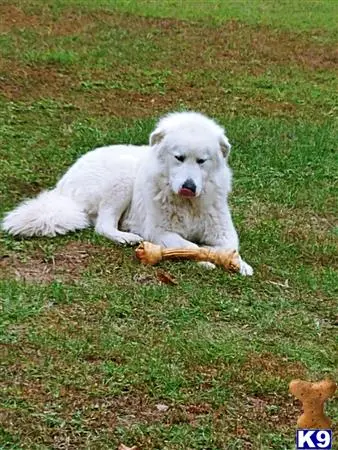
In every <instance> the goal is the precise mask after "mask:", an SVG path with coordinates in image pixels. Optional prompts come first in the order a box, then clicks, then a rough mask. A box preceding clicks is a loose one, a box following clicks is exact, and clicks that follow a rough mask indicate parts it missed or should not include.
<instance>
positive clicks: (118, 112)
mask: <svg viewBox="0 0 338 450" xmlns="http://www.w3.org/2000/svg"><path fill="white" fill-rule="evenodd" d="M1 11H2V27H3V29H4V30H5V29H6V30H7V31H8V32H15V29H16V28H18V27H19V28H20V27H24V28H27V29H31V30H33V31H34V32H36V33H37V34H38V35H39V39H40V38H41V39H44V37H50V36H52V37H53V36H55V37H60V36H65V35H74V36H75V35H76V36H77V37H78V38H79V39H78V40H75V41H74V43H73V44H72V45H71V47H70V48H71V49H72V50H75V51H77V50H80V51H82V50H81V49H83V48H88V49H89V51H90V49H92V50H93V48H94V47H93V42H97V46H99V45H100V39H102V36H101V35H100V36H97V37H96V33H103V35H104V33H105V30H106V31H107V33H108V32H109V30H112V29H113V30H120V32H121V33H122V34H121V39H123V37H122V36H123V33H126V38H127V39H128V40H130V41H131V43H132V42H135V43H137V42H138V41H139V40H140V39H142V40H144V42H149V43H150V44H151V51H150V53H149V55H147V54H146V53H147V52H146V50H142V48H141V54H140V55H139V54H138V51H137V50H136V49H133V45H132V44H131V47H130V51H131V54H130V55H129V56H128V57H127V56H126V55H124V56H123V58H127V59H128V58H129V59H128V60H126V61H124V60H122V61H119V59H118V58H117V59H116V60H114V61H113V60H109V58H108V60H107V66H106V68H104V69H102V70H101V72H100V73H99V72H98V70H97V68H95V67H91V66H90V65H89V66H88V65H87V66H86V65H84V64H83V63H81V66H79V64H77V63H75V62H73V63H72V64H70V65H68V66H67V67H65V66H62V65H60V64H58V63H48V64H47V63H45V62H39V63H35V64H25V63H24V62H19V61H14V60H7V59H3V60H2V61H0V89H1V92H2V95H4V96H5V98H7V99H9V100H34V99H41V98H44V97H53V98H54V99H56V100H58V99H59V100H63V101H67V102H71V103H73V104H74V106H75V107H78V108H80V109H81V110H83V109H84V110H87V111H89V112H91V113H93V114H95V115H113V116H119V117H130V118H139V117H145V116H147V115H150V114H151V115H155V114H158V113H164V112H166V111H169V110H172V109H174V108H176V107H177V106H178V105H179V104H182V103H183V104H188V105H189V107H191V108H198V109H203V110H204V111H205V112H207V113H208V112H209V111H213V112H214V113H224V112H227V113H229V112H230V113H233V114H236V112H237V110H240V111H241V112H251V111H253V110H257V108H258V111H259V112H260V113H263V114H269V115H270V114H276V115H285V116H289V115H294V114H295V113H299V112H300V111H301V112H302V113H304V112H306V110H307V108H308V106H307V105H302V106H301V107H300V106H299V105H295V104H294V103H292V102H288V101H287V99H286V100H283V101H274V100H271V99H270V98H269V92H258V91H257V92H255V95H254V96H253V95H252V92H251V91H250V90H249V91H250V92H249V91H248V92H245V93H243V92H242V93H240V94H238V92H237V93H233V92H225V91H224V89H225V88H226V86H224V84H226V80H224V81H222V77H221V76H220V74H222V73H224V74H233V75H234V76H238V75H243V76H244V75H247V74H250V75H253V76H257V75H258V76H259V75H261V74H264V73H265V72H266V70H267V69H269V67H270V68H272V67H279V66H280V67H282V66H285V65H287V66H288V67H291V66H292V67H298V68H299V69H301V70H305V71H313V70H317V69H320V70H322V69H326V70H331V69H332V70H333V69H335V68H336V67H337V63H338V56H337V50H336V49H335V48H334V46H333V45H329V44H326V45H322V44H318V43H314V42H313V41H312V40H311V39H310V38H309V37H307V35H306V34H302V35H298V34H296V33H287V32H276V31H274V30H271V29H269V28H268V27H252V26H249V25H246V24H243V23H240V22H237V21H231V22H227V23H226V24H224V25H223V26H219V27H210V26H206V25H203V24H200V23H189V22H186V21H178V20H174V19H155V18H144V17H138V16H132V15H128V14H119V13H112V12H106V11H95V12H79V11H78V10H74V9H71V8H70V9H65V10H64V11H63V12H62V13H61V14H60V16H59V17H55V15H53V14H52V13H51V11H49V10H48V8H47V7H45V8H43V9H42V12H41V17H40V16H37V15H32V14H26V13H25V12H24V11H23V10H22V9H20V8H19V7H17V6H13V5H4V6H1ZM0 16H1V14H0ZM6 27H7V28H6ZM117 35H118V36H119V32H118V34H117ZM95 39H96V41H95ZM67 48H68V47H67ZM154 49H156V51H155V50H154ZM85 58H86V55H84V57H83V59H84V60H85ZM145 64H146V66H147V67H145ZM84 68H85V72H86V73H84ZM146 68H147V70H148V69H149V68H151V69H152V70H158V71H160V72H161V71H164V70H165V71H166V72H168V73H169V75H168V76H167V78H166V79H165V80H164V81H163V80H162V81H161V83H162V82H163V83H164V84H163V85H162V87H158V88H156V82H157V81H158V80H156V75H155V80H153V81H154V87H153V90H154V92H153V93H149V94H146V93H144V92H143V89H144V84H145V83H147V80H146V76H145V75H144V74H143V70H144V69H146ZM191 74H192V76H190V75H191ZM82 77H84V79H86V80H88V81H90V80H93V81H94V82H95V80H97V79H98V78H97V77H99V78H100V79H102V80H112V81H114V80H119V82H120V83H122V86H123V84H124V83H126V84H128V82H127V80H129V81H130V79H132V80H133V84H135V85H136V86H137V85H139V86H140V90H139V91H138V89H137V88H134V89H133V88H130V89H118V88H116V89H110V88H109V87H107V86H106V87H105V86H103V88H102V89H95V90H92V91H91V90H90V89H89V90H88V91H86V92H83V90H81V89H80V86H81V82H82ZM108 84H109V83H108ZM161 90H162V91H163V92H160V91H161ZM310 106H311V105H310ZM310 106H309V107H310Z"/></svg>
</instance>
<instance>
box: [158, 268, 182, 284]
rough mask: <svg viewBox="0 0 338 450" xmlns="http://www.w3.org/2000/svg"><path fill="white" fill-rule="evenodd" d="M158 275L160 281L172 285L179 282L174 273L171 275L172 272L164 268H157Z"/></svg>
mask: <svg viewBox="0 0 338 450" xmlns="http://www.w3.org/2000/svg"><path fill="white" fill-rule="evenodd" d="M156 277H157V279H158V281H160V282H161V283H164V284H171V285H177V284H178V282H177V281H176V279H175V278H174V277H173V276H172V275H170V273H168V272H165V271H164V270H157V272H156Z"/></svg>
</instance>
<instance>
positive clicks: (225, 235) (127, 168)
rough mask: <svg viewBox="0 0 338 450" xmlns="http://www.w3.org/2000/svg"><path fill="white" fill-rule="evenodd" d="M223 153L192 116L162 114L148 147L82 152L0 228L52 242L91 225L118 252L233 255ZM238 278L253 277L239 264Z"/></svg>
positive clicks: (224, 143) (215, 129)
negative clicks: (158, 248)
mask: <svg viewBox="0 0 338 450" xmlns="http://www.w3.org/2000/svg"><path fill="white" fill-rule="evenodd" d="M230 148H231V146H230V143H229V141H228V139H227V137H226V136H225V134H224V130H223V129H222V128H221V127H220V126H219V125H217V124H216V123H215V122H214V121H213V120H211V119H209V118H207V117H205V116H204V115H202V114H199V113H195V112H182V113H173V114H169V115H167V116H165V117H164V118H162V119H161V120H160V121H159V123H158V124H157V127H156V129H155V131H154V132H153V133H152V134H151V136H150V146H142V147H138V146H132V145H128V146H127V145H114V146H109V147H102V148H98V149H96V150H93V151H91V152H88V153H87V154H85V155H84V156H82V157H81V158H80V159H79V160H78V161H76V162H75V164H74V165H73V166H71V167H70V168H69V170H68V171H67V172H66V173H65V175H64V176H63V177H62V178H61V179H60V181H59V182H58V183H57V185H56V187H55V188H54V189H53V190H51V191H45V192H42V193H41V194H40V195H39V196H38V197H37V198H35V199H32V200H27V201H25V202H24V203H22V204H21V205H19V206H18V207H17V208H16V209H14V210H13V211H12V212H10V213H8V214H7V215H6V217H5V218H4V220H3V222H2V227H3V229H4V230H6V231H7V232H9V233H11V234H14V235H22V236H34V235H38V236H55V235H56V234H64V233H66V232H68V231H74V230H76V229H81V228H85V227H87V226H89V225H90V224H93V225H95V230H96V231H97V232H98V233H100V234H102V235H104V236H106V237H107V238H109V239H111V240H113V241H115V242H118V243H122V244H136V243H138V242H140V241H141V240H149V241H151V242H154V243H157V244H161V245H162V246H165V247H193V246H196V244H199V245H204V246H210V247H214V248H225V249H233V248H236V249H238V246H239V243H238V237H237V233H236V230H235V228H234V225H233V223H232V219H231V214H230V211H229V207H228V203H227V196H228V193H229V192H230V190H231V170H230V168H229V166H228V164H227V158H228V155H229V152H230ZM187 183H188V184H187ZM185 186H188V188H189V189H185ZM187 195H188V196H187ZM209 266H210V265H209ZM241 273H242V274H243V275H252V273H253V271H252V268H251V267H250V266H249V265H248V264H246V263H245V262H244V261H243V260H241Z"/></svg>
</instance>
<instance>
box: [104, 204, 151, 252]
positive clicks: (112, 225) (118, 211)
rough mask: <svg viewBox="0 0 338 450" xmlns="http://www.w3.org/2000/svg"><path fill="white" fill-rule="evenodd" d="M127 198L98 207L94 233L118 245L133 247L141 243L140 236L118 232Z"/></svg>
mask: <svg viewBox="0 0 338 450" xmlns="http://www.w3.org/2000/svg"><path fill="white" fill-rule="evenodd" d="M128 203H129V198H120V199H117V198H114V202H109V203H107V202H105V203H103V204H102V205H100V208H99V211H98V216H97V219H96V224H95V231H96V232H97V233H99V234H102V235H103V236H105V237H107V238H108V239H111V240H112V241H114V242H116V243H118V244H126V245H135V244H138V243H139V242H141V241H143V239H142V237H141V236H138V235H137V234H134V233H128V232H126V231H120V230H119V229H118V228H117V227H118V223H119V220H120V218H121V216H122V214H123V212H124V211H125V210H126V208H127V206H128Z"/></svg>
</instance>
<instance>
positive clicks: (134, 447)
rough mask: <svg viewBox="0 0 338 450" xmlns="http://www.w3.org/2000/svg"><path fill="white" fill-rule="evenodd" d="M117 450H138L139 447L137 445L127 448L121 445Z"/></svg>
mask: <svg viewBox="0 0 338 450" xmlns="http://www.w3.org/2000/svg"><path fill="white" fill-rule="evenodd" d="M117 450H137V447H136V445H134V446H133V447H127V446H126V445H124V444H120V445H119V448H118V449H117Z"/></svg>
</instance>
